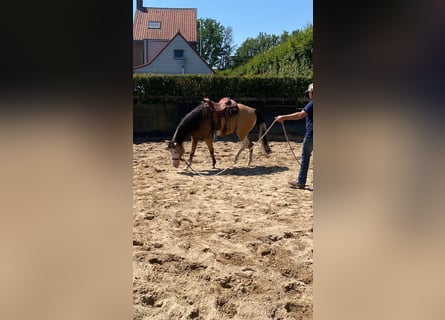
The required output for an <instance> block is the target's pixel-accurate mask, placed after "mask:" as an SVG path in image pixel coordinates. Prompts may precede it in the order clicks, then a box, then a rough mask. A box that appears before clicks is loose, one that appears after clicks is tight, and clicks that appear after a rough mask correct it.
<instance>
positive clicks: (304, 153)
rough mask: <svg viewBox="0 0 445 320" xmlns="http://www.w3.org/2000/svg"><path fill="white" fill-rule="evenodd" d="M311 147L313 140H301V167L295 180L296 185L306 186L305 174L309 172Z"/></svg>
mask: <svg viewBox="0 0 445 320" xmlns="http://www.w3.org/2000/svg"><path fill="white" fill-rule="evenodd" d="M313 147H314V142H313V138H306V137H305V138H304V139H303V148H302V150H301V166H300V172H299V173H298V178H297V182H298V183H301V184H306V179H307V172H308V170H309V160H310V159H311V154H312V150H313Z"/></svg>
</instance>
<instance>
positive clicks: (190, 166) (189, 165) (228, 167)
mask: <svg viewBox="0 0 445 320" xmlns="http://www.w3.org/2000/svg"><path fill="white" fill-rule="evenodd" d="M275 122H277V120H276V119H275V120H274V121H273V122H272V124H271V125H270V126H269V128H268V129H267V130H266V132H264V133H263V135H262V136H261V137H259V138H258V140H257V142H258V141H261V139H263V138H264V137H265V136H266V134H267V133H268V132H269V131H270V129H272V127H273V125H274V124H275ZM281 126H282V127H283V132H284V136H285V137H286V141H287V144H288V145H289V148H290V150H291V152H292V155H293V156H294V158H295V160H297V162H298V163H299V164H301V163H300V159H299V158H298V157H297V156H296V155H295V153H294V150H293V149H292V146H291V145H290V141H289V137H288V136H287V132H286V128H285V126H284V122H282V123H281ZM253 147H255V142H253V143H252V146H251V147H250V148H249V149H248V150H249V151H250V150H251V149H253ZM181 160H183V161H184V162H185V164H186V165H187V167H188V168H190V170H192V171H193V172H194V173H196V174H197V175H199V176H202V177H208V176H209V175H204V174H201V173H200V172H198V171H196V170H195V169H193V167H192V165H191V163H190V162H188V161H187V160H185V159H184V158H182V159H181ZM235 163H236V161H235V160H234V161H233V162H232V163H231V164H230V165H229V166H227V167H226V168H225V169H223V170H222V171H219V172H218V173H215V174H213V175H210V176H217V175H220V174H222V173H223V172H225V171H227V170H228V169H230V168H231V167H232V166H233V165H234V164H235Z"/></svg>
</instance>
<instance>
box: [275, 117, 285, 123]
mask: <svg viewBox="0 0 445 320" xmlns="http://www.w3.org/2000/svg"><path fill="white" fill-rule="evenodd" d="M275 120H276V121H277V122H279V123H282V122H283V121H284V117H283V116H276V117H275Z"/></svg>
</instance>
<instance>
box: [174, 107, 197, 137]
mask: <svg viewBox="0 0 445 320" xmlns="http://www.w3.org/2000/svg"><path fill="white" fill-rule="evenodd" d="M201 119H202V111H201V105H199V106H197V107H195V108H194V109H193V110H192V111H190V112H189V113H188V114H187V115H186V116H185V117H184V118H183V119H182V120H181V122H180V123H179V125H178V127H177V128H176V132H175V134H174V135H173V141H175V142H177V143H182V142H183V141H184V140H185V139H186V138H187V137H188V136H189V135H190V133H191V132H192V131H193V130H194V129H196V128H197V127H198V126H199V122H200V121H201Z"/></svg>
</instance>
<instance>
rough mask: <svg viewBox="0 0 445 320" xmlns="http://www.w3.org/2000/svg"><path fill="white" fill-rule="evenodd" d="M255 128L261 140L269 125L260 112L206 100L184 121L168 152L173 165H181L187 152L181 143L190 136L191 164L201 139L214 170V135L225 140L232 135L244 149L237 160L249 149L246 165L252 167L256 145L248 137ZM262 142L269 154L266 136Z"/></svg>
mask: <svg viewBox="0 0 445 320" xmlns="http://www.w3.org/2000/svg"><path fill="white" fill-rule="evenodd" d="M255 125H257V127H258V132H259V133H258V137H262V136H263V134H264V132H265V131H266V124H265V122H264V118H263V117H262V116H261V114H260V113H259V112H258V110H256V109H253V108H251V107H248V106H246V105H244V104H241V103H236V102H235V101H234V100H232V99H229V98H223V99H221V100H220V102H219V103H215V102H212V101H211V100H209V99H207V98H205V99H204V100H203V101H202V103H201V104H200V105H199V106H197V107H196V108H194V109H193V110H192V111H190V112H189V113H188V114H187V115H186V116H185V117H184V118H183V119H182V120H181V122H180V123H179V125H178V127H177V128H176V131H175V134H174V135H173V138H172V140H170V141H169V142H168V150H169V151H170V153H171V155H172V160H173V166H174V167H175V168H177V167H178V166H179V161H180V160H181V159H182V156H183V155H184V152H185V151H184V147H183V145H182V143H183V142H184V141H185V140H186V139H187V138H189V137H191V139H192V148H191V151H190V157H189V163H190V164H191V162H192V159H193V156H194V154H195V150H196V146H197V145H198V140H204V141H205V143H206V144H207V147H208V149H209V152H210V156H211V157H212V164H213V168H215V164H216V159H215V151H214V148H213V134H214V133H216V135H217V136H219V137H224V136H227V135H229V134H232V133H233V132H235V133H236V135H237V137H238V139H239V140H240V141H241V142H242V146H241V148H240V149H239V150H238V152H237V153H236V156H235V162H236V161H238V158H239V156H240V154H241V152H242V151H243V150H244V149H245V148H246V147H248V148H249V160H248V163H247V164H248V165H249V164H250V162H251V161H252V152H253V150H252V146H253V143H252V142H251V141H250V140H249V137H248V134H249V132H250V131H251V130H252V129H253V128H254V127H255ZM261 142H262V147H263V151H264V152H265V153H267V154H269V153H270V152H271V149H270V147H269V143H268V140H267V136H266V135H265V136H264V137H263V138H262V139H261Z"/></svg>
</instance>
